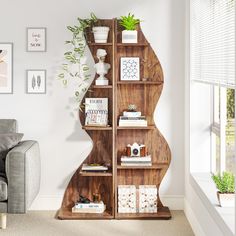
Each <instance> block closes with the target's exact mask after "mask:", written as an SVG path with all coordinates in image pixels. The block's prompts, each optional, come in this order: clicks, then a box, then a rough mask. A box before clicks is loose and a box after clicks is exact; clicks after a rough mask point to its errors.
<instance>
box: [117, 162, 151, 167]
mask: <svg viewBox="0 0 236 236" xmlns="http://www.w3.org/2000/svg"><path fill="white" fill-rule="evenodd" d="M121 166H152V163H151V162H135V163H127V162H126V163H123V162H122V163H121Z"/></svg>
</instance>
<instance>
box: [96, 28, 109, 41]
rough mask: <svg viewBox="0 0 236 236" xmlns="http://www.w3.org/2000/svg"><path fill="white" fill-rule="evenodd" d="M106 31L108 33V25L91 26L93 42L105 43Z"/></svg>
mask: <svg viewBox="0 0 236 236" xmlns="http://www.w3.org/2000/svg"><path fill="white" fill-rule="evenodd" d="M108 33H109V27H107V26H95V27H93V34H94V41H95V43H107V38H108Z"/></svg>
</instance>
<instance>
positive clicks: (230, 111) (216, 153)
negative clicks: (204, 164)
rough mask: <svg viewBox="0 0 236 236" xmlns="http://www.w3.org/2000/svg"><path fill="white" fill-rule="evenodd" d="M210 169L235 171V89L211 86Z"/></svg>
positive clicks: (213, 170)
mask: <svg viewBox="0 0 236 236" xmlns="http://www.w3.org/2000/svg"><path fill="white" fill-rule="evenodd" d="M212 108H213V109H212V110H213V119H212V125H211V171H212V172H214V173H215V172H223V171H231V172H234V171H235V125H234V124H235V90H234V89H230V88H224V87H220V86H213V99H212Z"/></svg>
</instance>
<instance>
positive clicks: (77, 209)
mask: <svg viewBox="0 0 236 236" xmlns="http://www.w3.org/2000/svg"><path fill="white" fill-rule="evenodd" d="M105 210H106V205H104V203H103V202H102V201H101V202H98V203H94V202H90V203H79V202H77V203H75V205H74V207H73V208H72V212H73V213H103V212H104V211H105Z"/></svg>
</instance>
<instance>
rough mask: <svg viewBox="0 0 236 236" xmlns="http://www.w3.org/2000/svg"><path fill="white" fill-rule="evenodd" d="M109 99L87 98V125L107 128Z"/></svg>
mask: <svg viewBox="0 0 236 236" xmlns="http://www.w3.org/2000/svg"><path fill="white" fill-rule="evenodd" d="M107 124H108V98H85V125H87V126H107Z"/></svg>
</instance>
